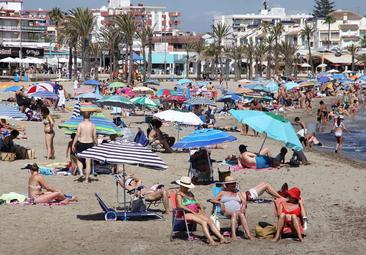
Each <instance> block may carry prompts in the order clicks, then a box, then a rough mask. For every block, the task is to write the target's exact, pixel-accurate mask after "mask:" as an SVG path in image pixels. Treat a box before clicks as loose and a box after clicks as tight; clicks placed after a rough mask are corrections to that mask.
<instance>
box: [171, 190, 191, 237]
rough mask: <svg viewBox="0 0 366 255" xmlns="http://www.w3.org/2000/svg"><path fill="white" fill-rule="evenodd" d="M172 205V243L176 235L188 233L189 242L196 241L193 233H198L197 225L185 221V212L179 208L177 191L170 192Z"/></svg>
mask: <svg viewBox="0 0 366 255" xmlns="http://www.w3.org/2000/svg"><path fill="white" fill-rule="evenodd" d="M170 205H171V207H172V212H173V215H172V231H171V234H170V241H173V239H174V237H175V234H176V233H177V232H179V233H186V234H187V236H188V240H190V241H191V240H194V238H193V236H192V235H191V232H194V231H196V229H197V224H195V223H190V222H188V221H187V220H186V219H185V214H186V213H185V210H184V209H181V208H177V194H176V191H171V192H170Z"/></svg>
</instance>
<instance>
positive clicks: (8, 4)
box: [0, 0, 23, 11]
mask: <svg viewBox="0 0 366 255" xmlns="http://www.w3.org/2000/svg"><path fill="white" fill-rule="evenodd" d="M22 5H23V0H0V10H14V11H20V10H22Z"/></svg>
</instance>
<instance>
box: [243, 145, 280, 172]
mask: <svg viewBox="0 0 366 255" xmlns="http://www.w3.org/2000/svg"><path fill="white" fill-rule="evenodd" d="M239 152H240V156H239V159H238V165H239V166H241V167H243V168H256V169H263V168H269V167H279V166H280V162H279V161H278V160H277V159H275V158H272V157H271V156H270V155H269V150H268V149H267V148H264V149H262V150H261V151H260V152H259V154H255V153H253V152H249V151H247V146H245V145H243V144H241V145H240V146H239Z"/></svg>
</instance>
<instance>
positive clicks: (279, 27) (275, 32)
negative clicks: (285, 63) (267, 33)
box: [271, 22, 284, 75]
mask: <svg viewBox="0 0 366 255" xmlns="http://www.w3.org/2000/svg"><path fill="white" fill-rule="evenodd" d="M283 31H284V27H283V24H282V23H280V22H279V23H277V24H276V25H275V26H274V27H272V29H271V35H272V36H273V38H274V43H275V45H274V59H278V55H279V42H280V41H281V36H282V33H283ZM278 69H279V65H275V74H277V75H278Z"/></svg>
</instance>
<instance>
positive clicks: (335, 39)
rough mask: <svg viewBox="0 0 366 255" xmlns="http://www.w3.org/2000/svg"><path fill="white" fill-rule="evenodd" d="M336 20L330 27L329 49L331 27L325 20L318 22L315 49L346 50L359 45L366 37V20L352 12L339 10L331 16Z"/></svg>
mask: <svg viewBox="0 0 366 255" xmlns="http://www.w3.org/2000/svg"><path fill="white" fill-rule="evenodd" d="M330 16H332V17H333V18H334V20H335V22H334V23H333V24H331V25H330V38H329V39H330V40H329V41H330V45H329V47H328V32H329V30H328V29H329V26H328V24H327V23H325V22H324V19H318V20H317V21H316V29H317V30H316V33H315V34H314V47H315V48H317V49H319V50H326V49H328V48H329V49H332V48H340V49H344V48H346V47H347V46H349V45H351V44H356V45H357V44H358V43H359V41H360V39H361V38H362V37H363V36H366V18H365V17H363V16H361V15H359V14H357V13H355V12H351V11H346V10H337V11H334V12H332V13H331V14H330Z"/></svg>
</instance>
